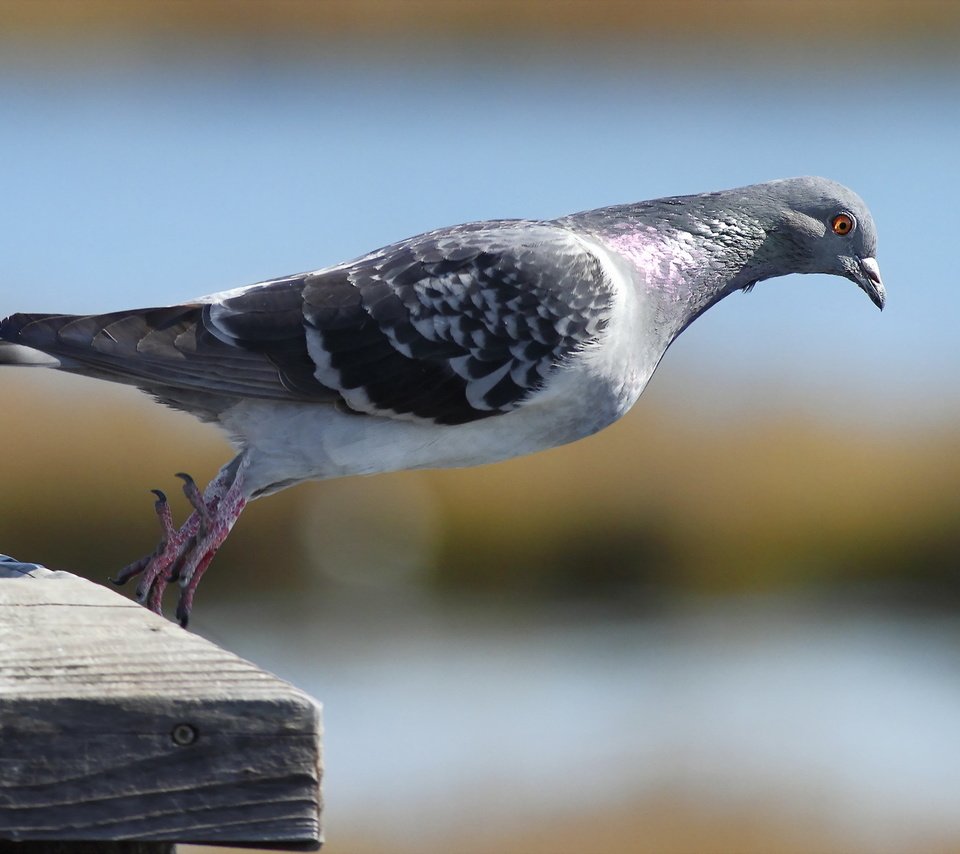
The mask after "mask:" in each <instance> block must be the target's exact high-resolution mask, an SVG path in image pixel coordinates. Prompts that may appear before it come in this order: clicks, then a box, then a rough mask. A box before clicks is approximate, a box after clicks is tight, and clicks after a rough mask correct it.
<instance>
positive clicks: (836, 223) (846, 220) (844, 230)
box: [830, 214, 854, 236]
mask: <svg viewBox="0 0 960 854" xmlns="http://www.w3.org/2000/svg"><path fill="white" fill-rule="evenodd" d="M830 225H831V226H832V227H833V233H834V234H839V235H841V236H843V235H844V234H849V233H850V232H851V231H853V226H854V222H853V217H852V216H849V215H848V214H837V215H836V216H835V217H834V218H833V219H832V220H830Z"/></svg>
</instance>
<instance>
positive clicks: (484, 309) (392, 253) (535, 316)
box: [0, 221, 612, 424]
mask: <svg viewBox="0 0 960 854" xmlns="http://www.w3.org/2000/svg"><path fill="white" fill-rule="evenodd" d="M611 300H612V292H611V286H610V283H609V282H608V281H607V279H606V277H605V276H604V274H603V271H602V269H601V266H600V262H599V261H598V259H597V258H596V257H595V256H594V255H593V254H591V253H590V252H588V251H587V250H586V249H585V248H584V247H583V245H582V244H581V243H580V241H578V240H577V239H576V238H575V237H574V236H573V235H572V234H571V233H570V232H569V231H567V230H565V229H563V228H559V227H556V226H552V225H547V224H541V223H531V222H523V221H509V222H492V223H477V224H472V225H466V226H457V227H454V228H450V229H443V230H440V231H435V232H430V233H428V234H424V235H420V236H419V237H415V238H411V239H410V240H406V241H403V242H401V243H397V244H394V245H392V246H388V247H385V248H383V249H381V250H378V251H377V252H374V253H371V254H370V255H367V256H364V257H363V258H360V259H358V260H356V261H354V262H352V263H349V264H344V265H341V266H339V267H334V268H330V269H328V270H322V271H319V272H317V273H309V274H304V275H300V276H293V277H289V278H286V279H280V280H276V281H272V282H265V283H262V284H260V285H256V286H253V287H251V288H247V289H244V290H242V291H237V292H228V293H224V294H222V295H214V296H212V297H209V298H207V300H205V301H203V302H201V303H196V304H191V305H186V306H176V307H172V308H167V309H146V310H140V311H134V312H119V313H116V314H113V315H101V316H95V317H87V318H57V317H51V316H36V315H33V316H31V315H15V316H14V317H12V318H9V319H8V320H7V321H4V324H3V325H0V338H4V339H6V340H8V341H15V342H16V343H20V344H25V345H27V346H32V347H35V348H36V349H39V350H42V351H43V352H46V353H51V354H52V355H55V356H57V357H58V358H61V359H65V360H66V362H65V363H64V364H63V367H64V368H65V369H67V370H79V371H80V372H85V373H95V374H97V375H99V376H105V377H106V378H109V379H117V380H120V381H125V382H132V383H135V384H137V385H140V386H142V387H143V388H145V389H146V390H148V391H150V392H151V393H153V394H156V395H157V396H158V397H161V398H163V399H165V400H168V401H171V402H173V403H174V404H175V405H182V406H184V408H188V409H192V410H196V409H197V408H198V404H197V403H195V399H196V398H197V397H198V396H199V397H202V396H203V395H204V394H209V395H212V396H214V397H218V398H219V397H224V398H227V399H235V398H238V397H240V398H242V397H261V398H269V399H278V400H279V399H282V400H305V401H317V402H337V401H339V402H341V404H342V405H345V406H346V407H348V408H350V409H352V410H355V411H358V412H364V413H369V414H374V415H383V416H389V417H406V418H417V419H425V420H431V421H435V422H437V423H444V424H460V423H465V422H468V421H472V420H476V419H478V418H484V417H488V416H490V415H495V414H498V413H502V412H507V411H509V410H511V409H513V408H515V407H516V406H518V405H520V404H521V403H522V402H523V401H524V400H525V399H526V398H528V397H529V396H530V395H531V394H533V393H534V392H535V391H536V390H538V389H539V388H541V387H542V385H543V383H544V381H545V380H546V378H547V377H548V376H549V375H550V373H551V372H552V371H553V370H554V369H555V368H556V366H557V365H559V364H561V363H562V362H563V361H564V360H565V359H566V358H567V357H569V356H570V355H571V354H572V353H574V352H576V351H577V350H579V349H581V348H583V347H584V346H587V345H588V344H589V343H590V342H591V341H593V340H594V339H595V338H596V336H597V335H598V333H599V332H600V331H601V330H602V328H603V325H604V324H605V322H606V316H607V314H608V311H609V307H610V303H611Z"/></svg>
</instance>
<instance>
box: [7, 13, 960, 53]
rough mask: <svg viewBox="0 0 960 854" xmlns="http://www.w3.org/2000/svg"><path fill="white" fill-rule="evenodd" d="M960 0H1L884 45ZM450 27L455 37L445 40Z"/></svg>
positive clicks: (305, 21)
mask: <svg viewBox="0 0 960 854" xmlns="http://www.w3.org/2000/svg"><path fill="white" fill-rule="evenodd" d="M958 7H960V4H957V3H951V2H944V0H913V2H910V3H905V2H902V0H845V2H836V0H675V1H674V2H670V3H664V2H651V1H650V0H646V2H645V0H523V1H522V2H516V0H270V2H264V0H131V1H130V2H126V3H118V2H115V0H83V2H77V0H0V33H2V34H5V35H6V36H7V37H14V38H25V39H28V40H31V41H34V40H38V39H43V38H53V39H59V40H63V41H69V42H70V43H71V44H74V45H76V44H77V43H78V42H79V41H82V40H83V39H84V38H85V37H95V38H99V37H107V38H115V39H118V40H127V41H129V40H132V41H133V43H136V40H137V39H138V38H155V37H159V38H164V37H166V38H176V37H177V36H181V35H188V36H191V37H193V36H196V37H200V38H203V39H205V40H211V41H217V40H220V41H229V40H231V39H239V40H242V41H264V40H270V39H281V40H287V41H292V42H300V43H302V44H303V45H304V46H307V45H311V44H312V45H314V46H315V45H316V41H317V39H331V40H337V39H343V38H347V39H351V38H362V39H366V38H373V39H376V40H379V41H381V42H383V43H384V44H385V45H389V43H393V42H396V41H397V40H401V41H402V40H409V39H422V40H428V41H430V42H431V48H432V50H434V51H443V49H444V46H445V44H446V45H447V46H449V47H450V48H455V47H456V43H457V42H461V41H464V40H470V39H483V40H485V41H487V42H488V43H489V42H491V41H493V42H497V41H506V42H510V41H522V42H523V43H524V44H526V45H535V44H536V43H538V42H550V41H557V40H559V41H575V42H576V43H578V44H580V43H582V41H583V39H597V40H611V39H612V40H619V41H621V42H635V43H646V44H649V45H657V44H659V43H660V42H661V41H662V40H664V39H666V40H668V41H674V40H676V41H687V40H693V41H698V40H699V41H705V42H717V41H724V40H732V41H738V42H751V43H752V44H753V46H754V47H755V48H756V49H758V50H761V51H762V50H766V51H768V52H771V51H780V50H782V48H783V44H785V43H786V44H790V45H796V46H799V47H803V49H804V50H820V49H824V48H825V47H828V46H831V47H830V48H829V49H833V48H834V47H836V46H841V47H842V51H841V53H840V55H839V56H837V57H836V58H842V56H843V54H844V53H847V52H853V53H860V54H863V53H872V52H875V51H877V50H882V49H888V48H889V47H890V45H891V44H895V45H896V46H897V47H898V49H902V48H905V47H909V46H910V45H911V44H912V45H913V46H914V47H915V48H916V49H919V50H922V51H924V52H926V51H929V50H930V49H931V48H933V47H935V46H936V45H940V46H941V47H942V48H943V49H944V50H952V48H953V46H954V45H955V39H956V36H957V33H958V30H960V8H958ZM441 39H446V40H447V41H446V42H444V41H442V40H441Z"/></svg>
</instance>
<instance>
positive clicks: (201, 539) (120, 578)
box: [111, 460, 246, 627]
mask: <svg viewBox="0 0 960 854" xmlns="http://www.w3.org/2000/svg"><path fill="white" fill-rule="evenodd" d="M243 469H244V466H243V464H242V461H240V460H235V461H234V462H233V463H230V464H229V465H228V466H226V467H224V468H223V469H222V470H221V471H220V474H219V475H218V476H217V478H216V479H215V480H214V481H213V482H212V483H211V484H210V486H208V487H207V489H206V491H205V492H204V493H201V492H200V489H199V488H198V487H197V484H196V482H195V481H194V479H193V478H192V477H190V475H188V474H186V473H185V472H178V473H177V477H179V478H180V479H181V480H182V481H183V493H184V495H185V496H186V497H187V500H188V501H189V502H190V505H191V506H192V507H193V509H194V512H193V513H191V514H190V517H189V518H188V519H187V521H186V522H184V524H183V525H182V526H181V527H180V529H179V530H178V529H177V528H175V527H174V524H173V515H172V512H171V510H170V504H169V502H168V501H167V496H166V495H165V494H164V493H163V492H162V491H161V490H159V489H154V490H151V491H152V492H153V494H154V495H155V496H156V499H157V500H156V502H155V503H154V509H155V510H156V513H157V518H158V519H159V520H160V528H161V536H160V542H159V543H158V545H157V547H156V549H154V551H153V552H152V553H151V554H149V555H147V556H146V557H144V558H141V559H140V560H138V561H136V562H135V563H132V564H130V565H128V566H126V567H124V568H123V569H122V570H120V572H119V573H117V577H116V578H115V579H111V581H113V583H114V584H118V585H119V584H124V583H126V582H127V581H129V580H130V579H131V578H133V577H134V576H135V575H140V576H141V578H140V583H139V584H138V585H137V592H136V598H137V600H138V601H139V602H140V603H141V604H143V605H145V606H146V607H148V608H149V609H150V610H151V611H153V612H155V613H157V614H160V613H162V602H163V594H164V591H165V590H166V588H167V585H168V584H170V583H172V582H179V584H180V600H179V602H178V604H177V610H176V618H177V621H178V622H179V623H180V625H181V626H183V627H186V625H187V622H188V620H189V618H190V611H191V609H192V607H193V597H194V593H195V592H196V589H197V585H198V584H199V583H200V578H201V576H202V575H203V573H204V572H205V571H206V569H207V567H208V566H209V565H210V561H211V560H213V556H214V555H215V554H216V552H217V549H218V548H220V545H221V544H222V543H223V541H224V540H225V539H226V536H227V534H228V533H229V532H230V529H231V528H232V527H233V525H234V523H235V522H236V520H237V517H238V516H239V515H240V512H241V511H242V510H243V508H244V506H245V505H246V498H245V497H244V496H243V493H242V491H241V488H240V487H241V482H242V472H243Z"/></svg>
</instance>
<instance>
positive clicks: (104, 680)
mask: <svg viewBox="0 0 960 854" xmlns="http://www.w3.org/2000/svg"><path fill="white" fill-rule="evenodd" d="M14 567H16V568H14ZM3 576H6V577H3ZM320 756H321V755H320V709H319V706H318V705H317V703H316V702H315V701H313V700H312V699H311V698H310V697H309V696H307V695H306V694H304V693H303V692H302V691H300V690H298V689H296V688H294V687H293V686H291V685H289V684H287V683H285V682H283V681H282V680H280V679H277V678H276V677H275V676H273V675H271V674H269V673H266V672H265V671H263V670H260V669H259V668H258V667H256V665H254V664H251V663H250V662H248V661H244V660H243V659H241V658H239V657H237V656H235V655H233V654H232V653H229V652H227V651H226V650H223V649H221V648H220V647H218V646H216V645H215V644H212V643H210V642H209V641H206V640H204V639H203V638H201V637H199V636H197V635H194V634H190V633H189V632H186V631H183V630H182V629H180V628H179V627H178V626H176V625H174V624H173V623H170V622H169V621H167V620H164V619H163V618H161V617H158V616H156V615H155V614H151V613H150V612H148V611H147V610H146V609H145V608H142V607H141V606H139V605H137V604H136V603H135V602H132V601H130V600H129V599H126V598H125V597H123V596H120V595H119V594H117V593H115V592H114V591H112V590H108V589H106V588H103V587H100V586H98V585H95V584H92V583H90V582H88V581H84V580H83V579H80V578H77V577H76V576H73V575H70V574H69V573H63V572H51V571H50V570H43V569H31V568H30V567H28V566H25V565H22V564H19V565H13V564H11V563H9V562H0V839H8V840H41V839H71V840H140V841H151V840H156V841H160V840H167V841H175V842H207V843H211V842H212V843H223V844H227V843H230V844H240V845H257V846H260V847H273V848H283V849H291V850H297V849H300V850H315V849H316V848H318V847H319V845H320V842H321V833H320V809H321V798H320V779H321V765H320V761H321V759H320Z"/></svg>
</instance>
